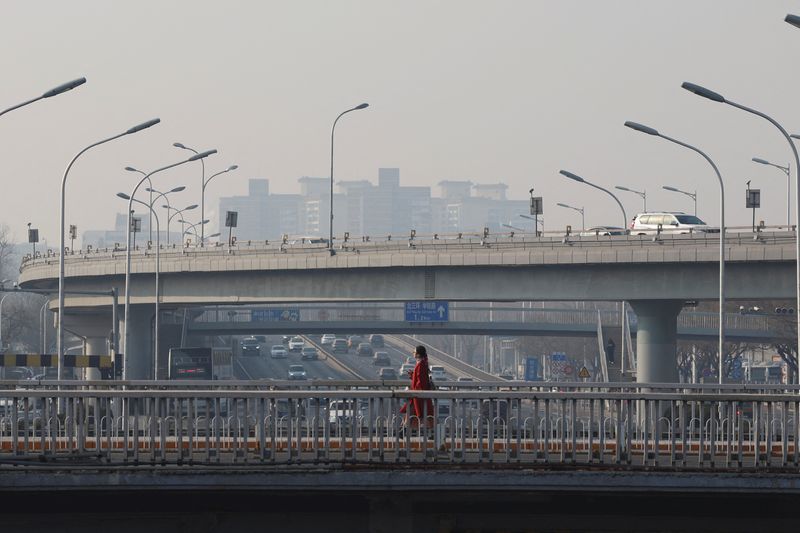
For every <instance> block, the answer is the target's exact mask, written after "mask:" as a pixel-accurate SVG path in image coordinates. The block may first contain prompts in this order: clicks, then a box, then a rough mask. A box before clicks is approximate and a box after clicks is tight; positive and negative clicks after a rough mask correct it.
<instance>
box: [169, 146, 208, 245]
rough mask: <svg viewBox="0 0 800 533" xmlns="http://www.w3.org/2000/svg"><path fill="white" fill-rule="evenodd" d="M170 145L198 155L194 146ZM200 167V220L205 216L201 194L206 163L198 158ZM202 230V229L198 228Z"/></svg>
mask: <svg viewBox="0 0 800 533" xmlns="http://www.w3.org/2000/svg"><path fill="white" fill-rule="evenodd" d="M172 146H174V147H175V148H180V149H181V150H189V151H190V152H194V155H198V151H197V150H195V149H194V148H189V147H188V146H186V145H183V144H181V143H172ZM200 168H201V170H202V173H203V175H202V178H201V179H200V185H202V190H201V191H200V220H204V219H205V218H206V214H205V213H206V204H205V196H204V195H203V190H205V188H206V187H205V183H206V164H205V161H203V159H202V158H201V159H200ZM200 231H201V232H202V231H203V230H202V229H201V230H200Z"/></svg>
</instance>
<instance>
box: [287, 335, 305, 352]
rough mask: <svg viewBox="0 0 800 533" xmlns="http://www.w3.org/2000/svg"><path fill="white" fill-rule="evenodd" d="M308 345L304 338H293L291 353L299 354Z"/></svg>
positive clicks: (290, 343) (290, 347)
mask: <svg viewBox="0 0 800 533" xmlns="http://www.w3.org/2000/svg"><path fill="white" fill-rule="evenodd" d="M305 345H306V341H304V340H303V338H302V337H292V338H291V339H290V340H289V351H290V352H299V351H302V350H303V346H305Z"/></svg>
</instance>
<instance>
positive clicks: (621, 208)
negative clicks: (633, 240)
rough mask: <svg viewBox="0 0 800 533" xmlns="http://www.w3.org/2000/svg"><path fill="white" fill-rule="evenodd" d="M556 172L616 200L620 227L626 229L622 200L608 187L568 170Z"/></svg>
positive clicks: (625, 216)
mask: <svg viewBox="0 0 800 533" xmlns="http://www.w3.org/2000/svg"><path fill="white" fill-rule="evenodd" d="M558 173H559V174H561V175H562V176H566V177H567V178H569V179H571V180H575V181H577V182H579V183H585V184H586V185H588V186H589V187H594V188H595V189H600V190H601V191H603V192H604V193H606V194H608V195H609V196H611V197H612V198H613V199H614V201H615V202H617V205H618V206H619V209H620V211H622V229H624V230H626V231H627V227H628V215H626V214H625V208H624V207H622V202H620V201H619V198H617V196H616V195H615V194H614V193H613V192H611V191H609V190H608V189H604V188H603V187H600V186H599V185H595V184H594V183H590V182H588V181H586V180H585V179H583V178H582V177H580V176H578V175H577V174H573V173H572V172H569V171H567V170H559V171H558Z"/></svg>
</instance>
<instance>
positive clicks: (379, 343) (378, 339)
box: [369, 334, 384, 348]
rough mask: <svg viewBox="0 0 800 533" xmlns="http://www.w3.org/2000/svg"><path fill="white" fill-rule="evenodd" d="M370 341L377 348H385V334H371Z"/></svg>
mask: <svg viewBox="0 0 800 533" xmlns="http://www.w3.org/2000/svg"><path fill="white" fill-rule="evenodd" d="M369 343H370V344H371V345H372V346H373V347H375V348H383V346H384V342H383V335H378V334H375V335H370V336H369Z"/></svg>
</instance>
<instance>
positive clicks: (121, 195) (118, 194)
mask: <svg viewBox="0 0 800 533" xmlns="http://www.w3.org/2000/svg"><path fill="white" fill-rule="evenodd" d="M117 196H119V197H120V198H122V199H123V200H130V199H131V197H130V196H128V195H127V194H125V193H124V192H118V193H117Z"/></svg>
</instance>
